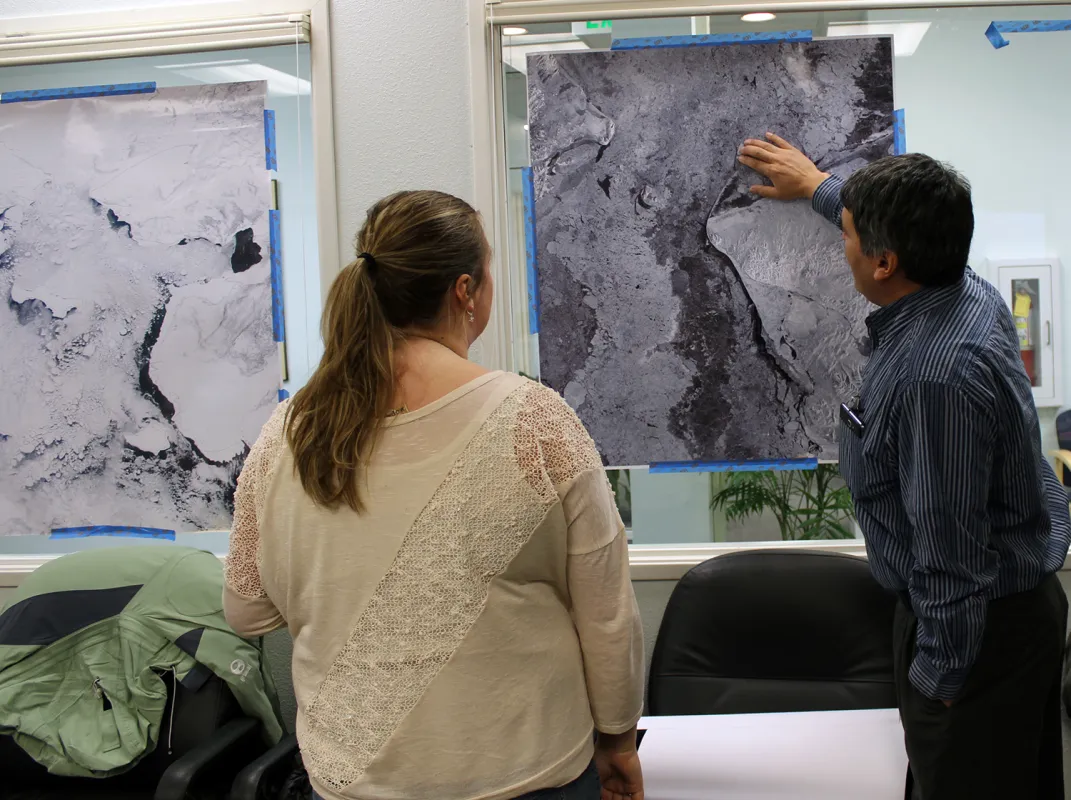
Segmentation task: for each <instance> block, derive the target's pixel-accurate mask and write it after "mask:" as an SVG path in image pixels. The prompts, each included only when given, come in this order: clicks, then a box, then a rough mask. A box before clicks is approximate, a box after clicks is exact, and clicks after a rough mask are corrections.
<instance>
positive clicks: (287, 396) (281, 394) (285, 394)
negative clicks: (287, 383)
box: [279, 389, 290, 403]
mask: <svg viewBox="0 0 1071 800" xmlns="http://www.w3.org/2000/svg"><path fill="white" fill-rule="evenodd" d="M289 399H290V392H288V391H287V390H286V389H280V390H279V402H280V403H281V402H283V401H284V400H289Z"/></svg>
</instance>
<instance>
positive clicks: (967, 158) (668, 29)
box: [500, 5, 1071, 544]
mask: <svg viewBox="0 0 1071 800" xmlns="http://www.w3.org/2000/svg"><path fill="white" fill-rule="evenodd" d="M1068 17H1071V5H1063V6H1038V7H1012V6H1009V7H1006V8H1000V7H992V6H990V7H985V8H937V9H905V10H893V9H887V10H874V11H825V12H808V13H782V14H778V15H777V17H776V19H774V20H773V21H770V22H764V23H749V22H744V21H742V20H741V19H740V17H739V16H738V15H720V16H710V17H700V18H689V17H677V18H648V19H630V20H613V21H612V31H611V32H610V33H607V31H606V30H605V29H603V28H600V29H597V30H596V31H590V30H586V29H584V28H583V26H582V25H580V26H579V27H578V26H577V25H575V24H573V23H560V24H541V25H531V26H528V28H529V32H528V34H527V35H523V36H511V37H504V38H503V51H502V52H503V56H502V63H501V65H500V69H501V70H502V86H503V93H504V96H503V103H504V107H505V111H506V113H505V115H504V124H505V126H506V131H505V133H506V137H505V138H506V146H507V160H508V165H507V166H508V168H509V174H510V183H509V197H508V201H507V211H508V217H509V220H510V224H509V226H508V230H507V235H508V237H509V238H508V245H509V246H508V251H509V259H510V270H509V276H510V287H511V288H510V294H511V297H512V298H513V303H514V306H513V314H512V317H513V319H514V331H513V342H514V353H513V355H514V359H515V363H516V364H518V365H519V368H520V369H521V371H523V372H524V373H525V374H528V375H530V376H538V373H539V337H538V336H537V335H531V334H529V333H528V324H527V315H528V302H529V298H528V291H527V276H526V267H525V238H524V237H525V228H524V224H523V216H524V208H523V181H522V179H521V168H522V167H525V166H528V165H529V163H530V162H529V153H528V136H527V134H528V131H527V128H526V125H527V93H526V69H527V67H526V58H527V56H528V55H529V54H531V53H544V52H575V51H590V50H603V49H607V48H608V47H609V45H610V41H611V38H633V37H645V36H669V35H688V34H693V33H715V34H716V33H732V32H744V31H781V30H795V29H802V30H810V31H812V32H813V36H814V38H816V39H821V38H827V37H828V38H837V37H856V36H878V35H886V36H887V35H891V36H892V37H893V72H894V103H895V107H896V108H898V109H903V110H904V123H905V124H904V133H905V144H906V149H907V150H908V151H917V152H925V153H927V154H929V155H932V156H934V157H936V158H940V159H942V160H945V161H948V162H950V163H951V164H952V165H953V166H955V167H956V168H958V169H959V170H960V171H961V172H963V173H964V174H965V175H966V176H967V177H968V178H969V179H970V181H971V183H972V187H973V196H974V207H975V219H976V228H975V231H976V232H975V237H974V242H973V246H972V250H971V256H970V263H971V266H972V267H973V268H974V269H975V270H976V271H978V272H979V273H980V274H982V275H983V276H985V277H988V278H990V279H993V280H995V279H996V276H995V275H989V274H988V270H987V262H989V261H993V260H1001V259H1021V258H1032V257H1044V256H1050V257H1051V255H1053V254H1066V253H1071V226H1068V225H1066V224H1065V223H1064V221H1065V220H1067V219H1071V195H1068V193H1066V192H1057V191H1039V190H1038V188H1037V179H1036V176H1035V175H1034V174H1033V173H1032V172H1031V171H1030V170H1022V169H1016V168H1014V165H1016V164H1020V163H1021V160H1022V147H1023V142H1028V141H1032V140H1034V139H1035V138H1036V136H1037V131H1042V130H1052V131H1060V130H1064V129H1066V128H1067V127H1068V124H1069V123H1071V112H1069V108H1071V106H1069V105H1068V104H1067V103H1059V102H1054V101H1053V95H1052V89H1051V86H1049V85H1047V84H1046V82H1045V81H1038V80H1037V79H1036V76H1037V75H1059V74H1065V73H1071V46H1068V42H1069V41H1071V33H1067V32H1063V33H1030V34H1008V35H1007V38H1008V40H1009V41H1010V44H1009V45H1008V46H1006V47H1003V48H1000V49H996V48H994V47H993V45H992V44H991V43H990V41H989V40H988V39H987V38H986V36H985V31H986V28H987V27H988V25H989V23H990V22H991V21H992V20H994V19H1066V18H1068ZM994 109H1000V111H999V113H995V111H994ZM1046 169H1047V170H1049V172H1048V173H1047V176H1046V183H1047V185H1052V186H1063V185H1067V184H1068V183H1069V182H1071V162H1069V161H1067V160H1066V159H1065V160H1059V159H1057V160H1056V161H1054V162H1052V163H1051V164H1047V166H1046ZM719 189H720V187H711V195H712V196H711V198H709V199H710V201H711V203H713V202H714V199H715V197H714V196H715V195H716V194H717V192H718V191H719ZM845 269H847V267H845ZM1016 287H1017V291H1019V290H1021V294H1023V295H1024V296H1030V297H1031V298H1032V300H1033V303H1032V305H1031V306H1030V308H1029V313H1027V314H1026V315H1025V317H1024V318H1023V322H1022V323H1021V324H1020V325H1019V329H1020V342H1021V346H1022V351H1023V355H1024V363H1027V362H1028V361H1029V360H1030V357H1031V354H1032V353H1033V352H1034V351H1033V349H1032V348H1034V347H1037V346H1038V344H1037V343H1038V341H1039V336H1040V335H1042V333H1043V332H1042V331H1040V330H1039V320H1040V309H1039V308H1038V304H1037V302H1036V296H1037V291H1038V287H1037V282H1036V281H1022V282H1017V283H1016ZM1053 303H1054V305H1055V309H1054V312H1055V313H1059V310H1060V309H1063V308H1064V307H1065V299H1064V297H1056V298H1054V299H1053ZM1027 367H1028V371H1029V372H1030V374H1031V378H1032V380H1033V382H1034V385H1035V386H1037V385H1040V384H1041V382H1042V381H1043V380H1044V378H1045V376H1044V375H1043V374H1041V360H1040V358H1037V359H1034V363H1033V365H1031V364H1029V363H1027ZM634 377H635V379H636V380H638V381H639V380H643V379H644V377H645V376H644V374H643V372H642V369H641V368H639V367H637V372H636V375H635V376H634ZM1059 388H1060V389H1063V388H1064V387H1059ZM614 466H616V465H614ZM827 471H828V474H827V475H824V476H823V480H825V478H829V480H828V485H827V486H826V491H827V492H828V493H829V498H830V503H831V505H829V506H827V507H825V508H822V509H817V510H816V509H813V508H812V509H808V508H805V507H804V508H802V510H801V508H800V507H798V506H794V505H793V502H794V501H793V502H787V503H784V502H780V501H779V500H777V497H779V496H781V495H778V494H777V492H778V491H781V492H782V493H784V492H786V491H787V496H789V497H795V498H796V500H798V498H799V496H800V492H801V490H802V489H804V488H807V489H813V487H814V485H815V484H814V482H815V481H817V480H818V476H817V475H816V474H812V476H811V478H810V480H811V481H812V483H810V484H804V483H801V481H803V480H805V479H803V478H801V477H800V475H799V474H796V475H795V476H790V475H789V474H787V473H768V474H765V476H764V477H761V476H763V474H762V473H751V474H750V475H751V477H737V476H726V475H723V474H722V475H717V474H716V475H714V476H710V475H706V476H702V475H697V474H671V475H652V474H649V473H648V472H647V471H646V470H645V469H642V468H633V469H631V470H629V471H628V475H629V483H628V487H627V498H628V504H627V508H628V513H629V514H630V526H631V532H632V540H633V541H634V542H636V543H640V544H647V543H669V542H673V543H687V542H709V541H742V540H743V541H747V540H759V539H795V538H798V537H800V536H806V537H810V536H833V535H842V534H843V535H847V534H851V535H853V536H854V535H855V534H856V532H857V530H858V529H857V526H856V525H855V523H854V520H853V519H852V516H851V510H850V506H845V505H844V504H843V503H842V501H843V500H845V498H846V495H845V494H838V492H842V491H843V486H842V484H840V483H839V479H838V478H837V477H836V472H835V467H829V468H827ZM704 481H705V483H704ZM750 490H754V491H753V492H752V494H751V495H747V491H750ZM727 492H728V493H727ZM621 493H622V489H621V488H620V486H618V494H619V503H620V502H621V498H620V496H621ZM745 495H746V496H748V497H751V502H753V503H754V506H755V509H756V510H755V511H754V512H753V513H748V514H744V513H742V512H743V511H744V510H745V506H744V505H741V504H742V503H744V498H745ZM718 498H720V502H715V501H716V499H718ZM793 508H795V511H794V512H793V513H792V514H789V515H788V516H786V510H788V509H793ZM827 512H828V513H827ZM823 515H826V517H825V521H826V522H827V523H828V524H825V523H823V524H816V525H811V526H810V527H808V528H806V529H804V528H801V527H800V525H799V523H800V522H801V520H803V519H804V518H809V519H815V518H818V517H821V516H823ZM838 515H839V516H838Z"/></svg>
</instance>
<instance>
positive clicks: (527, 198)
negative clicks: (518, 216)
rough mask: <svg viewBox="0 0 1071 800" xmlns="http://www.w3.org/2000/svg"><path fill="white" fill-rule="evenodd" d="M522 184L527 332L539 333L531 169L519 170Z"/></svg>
mask: <svg viewBox="0 0 1071 800" xmlns="http://www.w3.org/2000/svg"><path fill="white" fill-rule="evenodd" d="M521 181H522V183H523V184H524V260H525V270H526V273H527V275H528V332H529V333H539V276H538V275H537V273H536V224H535V180H534V179H533V178H532V168H531V167H522V168H521Z"/></svg>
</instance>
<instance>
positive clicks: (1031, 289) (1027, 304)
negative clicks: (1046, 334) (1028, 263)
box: [1012, 278, 1042, 386]
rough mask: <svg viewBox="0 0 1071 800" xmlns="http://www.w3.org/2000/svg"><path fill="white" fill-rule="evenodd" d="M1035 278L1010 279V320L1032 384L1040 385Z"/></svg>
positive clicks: (1039, 320)
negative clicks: (1013, 323)
mask: <svg viewBox="0 0 1071 800" xmlns="http://www.w3.org/2000/svg"><path fill="white" fill-rule="evenodd" d="M1038 292H1039V287H1038V280H1037V278H1016V279H1015V280H1013V281H1012V320H1013V321H1014V322H1015V333H1016V335H1017V336H1018V337H1019V354H1020V355H1021V356H1022V357H1023V366H1024V367H1026V374H1027V376H1028V377H1029V378H1030V383H1031V385H1032V386H1041V380H1042V375H1041V361H1042V360H1041V358H1039V357H1038V352H1039V351H1040V350H1041V339H1040V333H1041V308H1040V305H1041V304H1040V303H1039V295H1038Z"/></svg>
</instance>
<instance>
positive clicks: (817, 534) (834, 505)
mask: <svg viewBox="0 0 1071 800" xmlns="http://www.w3.org/2000/svg"><path fill="white" fill-rule="evenodd" d="M710 505H711V507H712V508H714V509H717V510H720V511H722V512H723V513H724V514H725V518H726V520H728V521H730V522H732V521H734V520H740V519H746V518H747V517H750V516H754V515H757V514H762V513H763V512H764V511H767V510H769V511H770V512H771V513H772V514H773V515H774V517H776V519H777V524H778V526H779V527H780V529H781V538H782V540H784V541H791V542H796V541H806V540H814V539H854V538H855V531H854V526H853V522H854V520H855V508H854V506H853V505H852V497H851V494H850V493H849V491H848V487H847V486H845V485H844V482H843V481H842V480H841V478H840V472H839V470H838V469H837V465H836V464H819V465H818V468H817V469H813V470H769V471H762V472H728V473H722V474H718V475H714V474H712V475H711V501H710Z"/></svg>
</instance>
